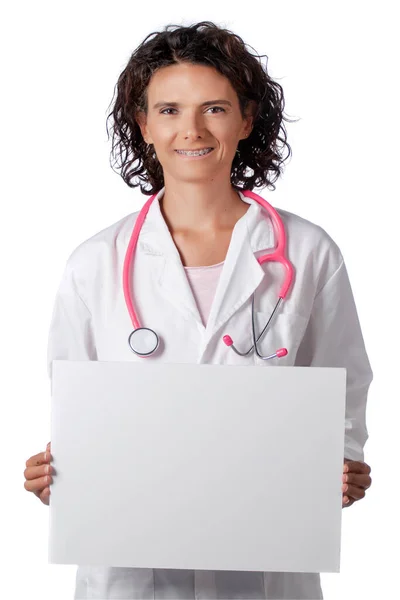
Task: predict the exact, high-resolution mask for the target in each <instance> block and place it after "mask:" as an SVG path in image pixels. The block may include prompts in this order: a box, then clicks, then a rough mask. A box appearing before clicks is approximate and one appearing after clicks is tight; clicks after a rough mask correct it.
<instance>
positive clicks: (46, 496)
mask: <svg viewBox="0 0 400 600" xmlns="http://www.w3.org/2000/svg"><path fill="white" fill-rule="evenodd" d="M50 494H51V492H50V488H49V487H46V488H44V490H43V491H42V492H41V493H40V494H39V498H40V500H41V501H42V502H43V504H47V506H48V505H49V504H50Z"/></svg>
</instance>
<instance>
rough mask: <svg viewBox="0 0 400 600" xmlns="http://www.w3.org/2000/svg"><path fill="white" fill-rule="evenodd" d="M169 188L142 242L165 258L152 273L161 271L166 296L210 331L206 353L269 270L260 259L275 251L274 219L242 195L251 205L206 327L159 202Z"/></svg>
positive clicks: (149, 252) (146, 251)
mask: <svg viewBox="0 0 400 600" xmlns="http://www.w3.org/2000/svg"><path fill="white" fill-rule="evenodd" d="M164 191H165V187H163V188H162V189H161V190H160V191H159V192H158V194H157V196H156V198H155V199H154V201H153V203H152V204H151V206H150V209H149V212H148V214H147V217H146V219H145V221H144V224H143V227H142V231H141V233H140V237H139V241H138V249H139V251H140V252H141V253H142V254H143V253H144V254H146V255H148V257H149V259H150V260H151V257H159V260H153V261H152V264H151V266H150V264H149V268H152V269H153V270H154V269H158V271H157V273H155V278H156V280H157V281H158V283H159V285H160V290H161V292H162V293H163V294H164V295H165V296H166V297H167V298H168V300H169V301H171V302H172V303H173V304H174V305H175V306H176V308H177V309H178V310H180V311H181V312H182V313H183V314H184V316H185V317H186V318H189V319H194V320H195V321H196V322H197V324H198V326H199V328H201V329H202V330H204V333H205V335H204V349H205V348H206V346H207V344H208V342H209V341H210V340H211V338H212V337H213V335H214V334H215V333H216V332H217V330H219V329H220V328H221V327H222V326H223V325H224V323H226V321H227V320H228V319H229V318H230V317H231V315H232V314H233V313H234V312H235V311H237V310H238V309H239V308H240V306H242V304H243V303H244V302H246V301H247V300H248V299H249V298H250V297H251V295H252V293H253V292H254V291H255V290H256V288H257V287H258V285H259V284H260V283H261V281H262V279H263V277H264V270H263V269H262V267H261V266H260V264H259V263H258V261H257V257H256V255H259V254H260V253H262V252H261V251H265V250H268V249H270V248H273V245H274V233H273V227H272V223H271V220H270V218H269V217H268V215H267V214H266V212H265V211H264V210H262V209H261V207H260V205H259V204H258V203H257V202H255V201H254V200H253V199H252V198H247V197H246V196H244V195H243V194H242V193H240V192H239V194H240V197H241V199H242V200H243V201H244V202H247V203H248V204H250V207H249V209H248V210H247V212H246V213H245V215H243V217H241V218H240V219H239V220H238V221H237V223H236V225H235V227H234V229H233V232H232V237H231V242H230V245H229V248H228V252H227V255H226V258H225V262H224V266H223V269H222V272H221V276H220V279H219V282H218V286H217V289H216V293H215V297H214V301H213V304H212V307H211V312H210V315H209V318H208V322H207V327H206V328H205V327H204V325H203V323H202V320H201V316H200V313H199V310H198V308H197V304H196V301H195V299H194V297H193V293H192V291H191V289H190V285H189V282H188V280H187V277H186V273H185V270H184V267H183V265H182V261H181V258H180V255H179V252H178V250H177V248H176V246H175V244H174V241H173V239H172V236H171V234H170V232H169V229H168V227H167V224H166V223H165V220H164V218H163V215H162V212H161V208H160V203H159V200H160V199H161V198H162V196H163V194H164Z"/></svg>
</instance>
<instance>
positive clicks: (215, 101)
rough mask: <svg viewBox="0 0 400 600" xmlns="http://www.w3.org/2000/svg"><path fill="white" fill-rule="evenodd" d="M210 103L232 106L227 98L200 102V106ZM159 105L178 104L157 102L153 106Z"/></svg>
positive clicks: (157, 106)
mask: <svg viewBox="0 0 400 600" xmlns="http://www.w3.org/2000/svg"><path fill="white" fill-rule="evenodd" d="M211 104H227V105H228V106H232V104H231V103H230V102H229V100H221V99H220V100H207V101H206V102H202V103H201V104H200V106H210V105H211ZM161 106H180V104H179V102H157V103H156V104H155V105H154V106H153V108H160V107H161Z"/></svg>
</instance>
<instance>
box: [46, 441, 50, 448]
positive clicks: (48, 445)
mask: <svg viewBox="0 0 400 600" xmlns="http://www.w3.org/2000/svg"><path fill="white" fill-rule="evenodd" d="M50 448H51V442H49V443H48V444H47V446H46V450H50Z"/></svg>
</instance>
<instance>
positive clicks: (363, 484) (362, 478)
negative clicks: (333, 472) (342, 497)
mask: <svg viewBox="0 0 400 600" xmlns="http://www.w3.org/2000/svg"><path fill="white" fill-rule="evenodd" d="M343 482H344V483H350V484H353V485H356V486H357V487H360V488H363V489H364V490H367V489H368V488H369V487H371V483H372V479H371V477H370V476H369V475H358V474H357V473H348V474H346V475H343Z"/></svg>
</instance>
